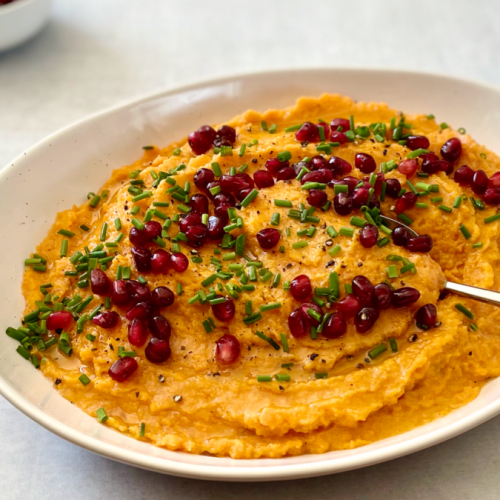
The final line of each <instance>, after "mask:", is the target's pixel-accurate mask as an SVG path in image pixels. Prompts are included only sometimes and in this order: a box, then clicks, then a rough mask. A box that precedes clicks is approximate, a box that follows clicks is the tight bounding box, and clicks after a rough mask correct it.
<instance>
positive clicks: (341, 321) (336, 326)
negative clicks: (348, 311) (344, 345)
mask: <svg viewBox="0 0 500 500" xmlns="http://www.w3.org/2000/svg"><path fill="white" fill-rule="evenodd" d="M346 331H347V323H346V321H345V318H344V316H343V315H342V314H341V313H339V312H336V313H333V314H332V315H331V316H330V317H329V318H328V319H327V320H326V323H325V324H324V325H323V331H322V332H321V334H322V335H323V337H326V338H327V339H338V338H339V337H342V335H344V334H345V332H346Z"/></svg>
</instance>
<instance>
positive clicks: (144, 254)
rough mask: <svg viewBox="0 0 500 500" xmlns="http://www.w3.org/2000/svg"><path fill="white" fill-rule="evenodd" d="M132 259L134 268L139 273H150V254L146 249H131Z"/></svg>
mask: <svg viewBox="0 0 500 500" xmlns="http://www.w3.org/2000/svg"><path fill="white" fill-rule="evenodd" d="M131 251H132V257H134V262H135V267H136V268H137V270H138V271H139V272H140V273H149V272H150V271H151V252H150V250H149V249H148V248H138V247H132V250H131Z"/></svg>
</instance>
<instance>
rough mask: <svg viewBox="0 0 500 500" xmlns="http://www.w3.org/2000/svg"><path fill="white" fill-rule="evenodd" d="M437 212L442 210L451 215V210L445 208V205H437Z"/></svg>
mask: <svg viewBox="0 0 500 500" xmlns="http://www.w3.org/2000/svg"><path fill="white" fill-rule="evenodd" d="M438 208H439V210H442V211H443V212H446V213H451V210H452V209H451V208H450V207H447V206H446V205H439V206H438Z"/></svg>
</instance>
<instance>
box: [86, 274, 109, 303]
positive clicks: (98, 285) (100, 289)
mask: <svg viewBox="0 0 500 500" xmlns="http://www.w3.org/2000/svg"><path fill="white" fill-rule="evenodd" d="M90 287H91V289H92V293H95V294H97V295H100V296H101V297H109V296H110V295H111V292H112V290H113V285H112V283H111V280H110V279H109V278H108V275H107V274H106V273H105V272H104V271H101V270H100V269H92V271H91V273H90Z"/></svg>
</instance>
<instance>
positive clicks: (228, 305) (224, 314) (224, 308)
mask: <svg viewBox="0 0 500 500" xmlns="http://www.w3.org/2000/svg"><path fill="white" fill-rule="evenodd" d="M217 297H218V298H220V295H218V296H217ZM212 311H213V313H214V316H215V317H216V318H217V319H218V320H219V321H226V322H227V321H231V320H232V319H233V318H234V314H235V313H236V307H235V305H234V300H233V299H231V298H230V297H225V301H224V302H222V304H214V305H213V306H212Z"/></svg>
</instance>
